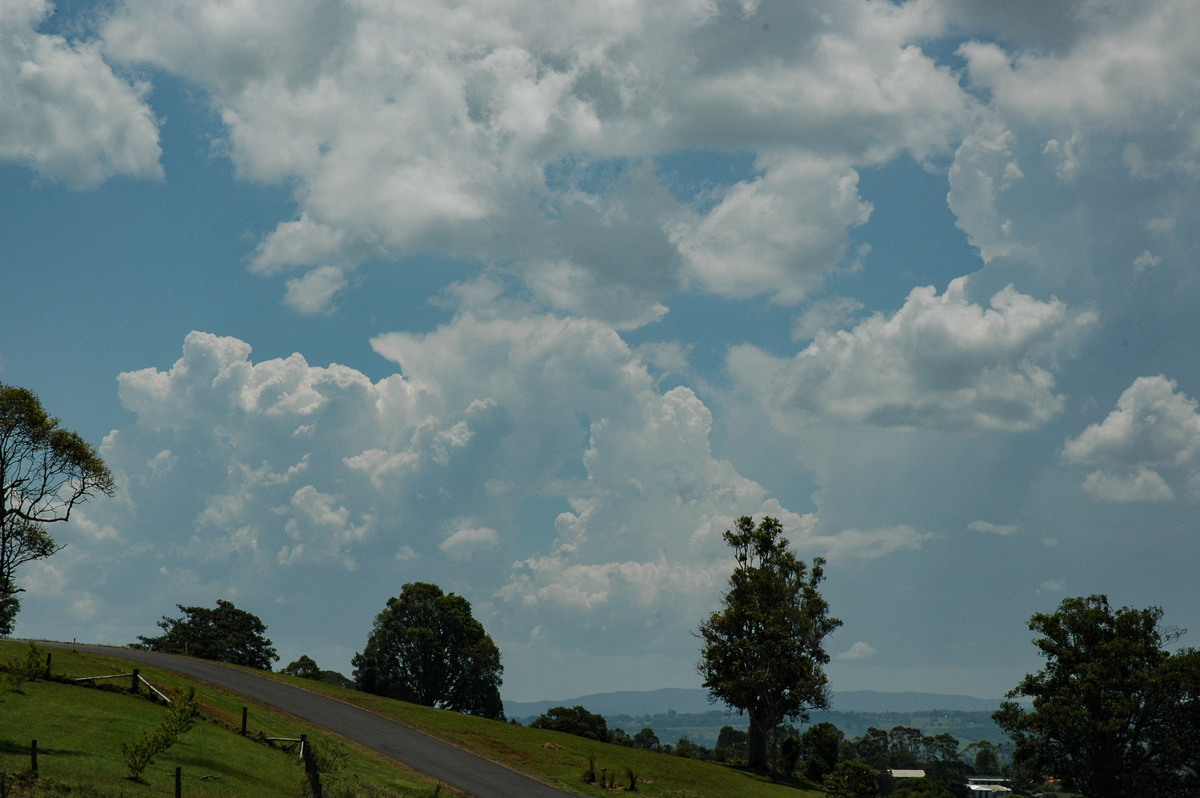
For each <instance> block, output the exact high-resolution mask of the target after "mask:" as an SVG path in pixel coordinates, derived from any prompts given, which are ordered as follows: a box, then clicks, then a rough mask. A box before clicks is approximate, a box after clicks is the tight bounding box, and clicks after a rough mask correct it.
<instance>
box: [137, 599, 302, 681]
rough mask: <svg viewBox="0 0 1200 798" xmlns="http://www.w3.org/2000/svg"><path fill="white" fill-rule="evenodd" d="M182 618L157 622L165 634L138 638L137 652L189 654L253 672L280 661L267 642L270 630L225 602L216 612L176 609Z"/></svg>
mask: <svg viewBox="0 0 1200 798" xmlns="http://www.w3.org/2000/svg"><path fill="white" fill-rule="evenodd" d="M175 606H177V607H178V608H179V611H180V612H182V613H183V616H184V617H182V618H168V617H167V616H165V615H164V616H163V619H162V620H161V621H159V622H158V625H159V627H160V628H161V629H162V630H163V633H162V634H161V635H159V636H158V637H145V636H143V635H139V636H138V642H137V643H135V644H134V646H135V647H137V648H144V649H147V650H149V651H164V652H166V653H168V654H189V655H191V656H193V657H200V658H201V659H211V660H216V661H217V662H229V663H231V664H233V665H245V666H247V667H250V668H260V669H262V670H265V671H269V670H271V663H272V662H274V661H275V660H277V659H279V656H278V655H277V654H276V653H275V649H274V648H273V647H272V646H271V641H270V640H268V639H267V638H266V636H265V635H266V631H267V627H266V624H264V623H263V622H262V621H261V620H259V618H258V616H257V615H254V614H253V613H249V612H246V611H245V610H239V609H238V608H237V607H235V606H233V604H232V603H230V602H228V601H225V600H224V599H218V600H217V606H216V608H215V609H211V610H210V609H208V608H207V607H185V606H183V605H182V604H177V605H175Z"/></svg>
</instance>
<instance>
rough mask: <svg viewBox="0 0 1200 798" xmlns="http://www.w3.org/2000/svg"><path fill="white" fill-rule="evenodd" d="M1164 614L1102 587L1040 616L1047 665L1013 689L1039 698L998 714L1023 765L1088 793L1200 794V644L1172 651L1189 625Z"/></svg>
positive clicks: (1114, 797)
mask: <svg viewBox="0 0 1200 798" xmlns="http://www.w3.org/2000/svg"><path fill="white" fill-rule="evenodd" d="M1161 620H1162V610H1161V609H1159V608H1158V607H1151V608H1149V609H1144V610H1137V609H1131V608H1129V607H1122V608H1120V609H1118V610H1113V609H1112V608H1111V607H1110V606H1109V603H1108V598H1107V597H1105V596H1103V595H1093V596H1088V597H1087V598H1082V597H1081V598H1068V599H1065V600H1064V601H1063V602H1062V603H1061V604H1060V605H1059V608H1058V610H1057V611H1056V612H1054V613H1050V614H1042V613H1039V614H1036V615H1034V616H1033V618H1032V619H1031V620H1030V621H1029V628H1030V629H1031V630H1033V631H1035V632H1037V633H1039V634H1040V635H1041V637H1039V638H1037V639H1035V640H1034V645H1035V646H1037V648H1038V650H1039V652H1040V653H1041V654H1042V656H1043V657H1045V658H1046V666H1045V668H1044V669H1043V670H1042V671H1041V672H1039V673H1036V674H1030V675H1027V676H1026V677H1025V678H1024V679H1023V680H1022V681H1021V682H1020V684H1018V685H1017V686H1016V687H1015V688H1014V689H1013V690H1012V691H1010V692H1009V693H1008V698H1010V699H1013V698H1017V697H1022V696H1024V697H1028V698H1031V699H1032V700H1033V703H1032V707H1031V708H1029V709H1026V708H1025V707H1024V706H1022V705H1021V704H1019V703H1017V702H1015V701H1006V702H1004V704H1002V705H1001V708H1000V710H999V711H998V712H996V713H995V716H994V717H995V719H996V722H997V723H998V724H999V725H1000V727H1001V728H1002V729H1004V730H1005V731H1006V732H1008V734H1009V736H1010V737H1011V738H1012V740H1013V742H1014V743H1015V746H1016V747H1015V749H1014V751H1013V759H1014V761H1015V762H1016V763H1017V765H1018V766H1022V767H1026V768H1031V769H1033V770H1035V771H1036V772H1040V773H1047V774H1053V775H1056V776H1058V777H1060V778H1062V779H1064V780H1065V781H1067V782H1068V783H1069V784H1070V785H1071V786H1072V787H1073V788H1074V789H1075V790H1077V791H1079V792H1082V793H1084V794H1085V795H1087V796H1088V798H1135V797H1136V796H1145V795H1162V796H1184V795H1189V796H1194V795H1197V794H1200V778H1198V773H1200V652H1197V651H1196V650H1195V649H1182V650H1178V651H1175V652H1174V653H1172V652H1170V651H1168V650H1167V647H1168V646H1170V645H1171V644H1173V643H1174V642H1175V641H1176V640H1178V639H1179V637H1180V636H1181V635H1182V634H1183V632H1182V631H1181V630H1177V629H1169V628H1168V629H1163V628H1161V627H1160V626H1159V623H1160V621H1161Z"/></svg>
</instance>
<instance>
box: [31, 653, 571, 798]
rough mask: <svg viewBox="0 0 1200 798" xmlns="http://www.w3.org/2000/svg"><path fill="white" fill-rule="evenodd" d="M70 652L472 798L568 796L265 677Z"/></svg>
mask: <svg viewBox="0 0 1200 798" xmlns="http://www.w3.org/2000/svg"><path fill="white" fill-rule="evenodd" d="M37 642H38V645H45V646H52V647H55V648H72V645H71V644H69V643H53V642H48V641H41V640H39V641H37ZM74 648H75V649H76V650H78V651H88V652H91V653H94V654H104V655H107V656H111V657H116V658H119V659H124V660H131V661H134V662H141V663H145V664H146V665H151V666H153V667H155V668H162V669H163V670H169V671H174V672H175V673H181V674H183V675H185V676H188V677H190V678H193V679H197V680H199V681H202V682H208V683H209V684H214V685H217V686H219V687H224V688H226V689H228V690H232V691H234V692H235V693H240V694H242V695H245V696H249V697H250V698H253V699H255V700H257V701H261V702H262V703H264V704H267V705H269V706H272V707H275V708H276V709H280V710H283V711H284V712H287V713H289V714H291V715H295V716H296V717H298V718H301V719H303V720H306V721H308V722H310V723H313V724H316V725H317V726H320V727H322V728H325V729H328V730H330V731H332V732H336V733H337V734H340V735H341V736H343V737H345V738H347V739H349V740H353V741H355V742H357V743H361V744H362V745H365V746H366V747H368V748H370V749H372V750H374V751H378V752H379V753H381V754H383V755H384V756H386V757H389V758H391V759H394V760H396V761H397V762H402V763H404V764H405V765H408V766H409V767H411V768H413V769H414V770H418V771H420V772H422V773H425V774H426V775H429V776H432V777H433V778H435V779H437V780H438V781H441V782H443V783H445V784H447V785H449V786H452V787H455V788H457V789H459V790H462V791H463V792H465V793H467V794H469V795H473V796H476V798H563V796H567V795H572V793H567V792H563V791H562V790H556V789H554V788H553V787H550V786H547V785H546V784H543V783H542V782H540V781H536V780H534V779H532V778H530V777H528V776H525V775H523V774H521V773H517V772H516V771H514V770H510V769H508V768H506V767H504V766H503V765H499V764H497V763H495V762H492V761H491V760H488V759H484V758H482V757H479V756H476V755H475V754H472V753H470V752H469V751H466V750H464V749H462V748H459V747H458V746H455V745H452V744H450V743H447V742H444V741H442V740H439V739H437V738H435V737H430V736H429V735H428V734H425V733H424V732H421V731H417V730H416V729H414V728H412V727H411V726H405V725H404V724H403V723H398V722H396V721H394V720H390V719H388V718H385V717H383V716H382V715H376V714H375V713H374V712H369V711H367V710H365V709H360V708H358V707H356V706H353V705H351V704H347V703H344V702H342V701H338V700H337V699H335V698H328V697H326V696H323V695H320V694H318V693H312V692H309V691H308V690H302V689H300V688H298V687H292V686H291V685H287V684H283V683H281V682H277V681H275V680H274V679H268V678H267V677H265V676H258V675H256V674H253V673H246V672H245V671H241V670H238V669H236V668H228V667H225V666H224V665H222V664H220V663H217V662H210V661H208V660H201V659H191V658H188V657H177V656H173V655H171V654H160V653H157V652H153V651H137V650H135V649H130V648H114V647H109V646H89V645H75V646H74Z"/></svg>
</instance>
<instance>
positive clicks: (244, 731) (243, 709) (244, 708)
mask: <svg viewBox="0 0 1200 798" xmlns="http://www.w3.org/2000/svg"><path fill="white" fill-rule="evenodd" d="M246 711H247V708H246V707H242V736H243V737H245V736H246Z"/></svg>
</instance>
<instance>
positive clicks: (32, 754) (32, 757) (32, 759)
mask: <svg viewBox="0 0 1200 798" xmlns="http://www.w3.org/2000/svg"><path fill="white" fill-rule="evenodd" d="M29 769H30V770H32V771H33V775H34V776H36V775H37V772H38V766H37V740H34V741H33V742H32V743H30V744H29Z"/></svg>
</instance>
